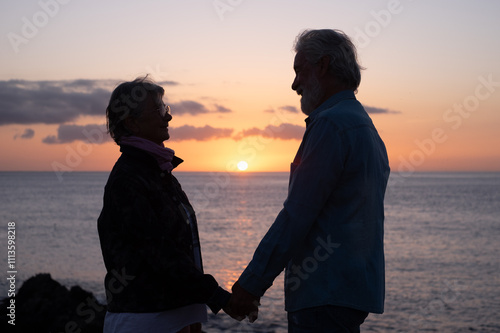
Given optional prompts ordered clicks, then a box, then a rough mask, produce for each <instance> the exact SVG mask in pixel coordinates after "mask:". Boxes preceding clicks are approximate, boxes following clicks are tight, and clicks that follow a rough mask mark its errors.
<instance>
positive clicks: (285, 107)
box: [280, 105, 299, 113]
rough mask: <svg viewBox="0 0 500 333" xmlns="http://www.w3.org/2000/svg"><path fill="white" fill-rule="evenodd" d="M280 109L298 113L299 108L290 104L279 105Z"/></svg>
mask: <svg viewBox="0 0 500 333" xmlns="http://www.w3.org/2000/svg"><path fill="white" fill-rule="evenodd" d="M280 110H284V111H288V112H291V113H299V110H298V109H297V108H296V107H295V106H292V105H283V106H280Z"/></svg>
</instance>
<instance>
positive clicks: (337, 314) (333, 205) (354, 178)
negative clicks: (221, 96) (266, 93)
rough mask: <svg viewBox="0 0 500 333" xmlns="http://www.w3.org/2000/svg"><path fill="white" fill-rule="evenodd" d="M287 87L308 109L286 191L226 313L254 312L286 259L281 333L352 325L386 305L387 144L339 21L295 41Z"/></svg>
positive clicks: (341, 328)
mask: <svg viewBox="0 0 500 333" xmlns="http://www.w3.org/2000/svg"><path fill="white" fill-rule="evenodd" d="M295 51H296V56H295V61H294V70H295V73H296V76H295V80H294V81H293V84H292V89H293V90H295V91H296V92H297V94H299V95H301V96H302V97H301V101H300V102H301V108H302V111H303V112H304V113H305V114H306V115H307V116H308V117H307V119H306V131H305V134H304V138H303V140H302V143H301V145H300V147H299V149H298V152H297V155H296V156H295V159H294V160H293V163H292V164H291V171H290V183H289V190H288V197H287V198H286V200H285V202H284V205H283V209H282V210H281V212H280V213H279V214H278V216H277V218H276V220H275V221H274V223H273V225H272V226H271V227H270V229H269V231H268V232H267V234H266V235H265V236H264V238H263V239H262V241H261V242H260V244H259V246H258V247H257V249H256V251H255V253H254V256H253V259H252V260H251V262H250V263H249V264H248V266H247V268H246V269H245V270H244V271H243V273H242V274H241V276H240V278H239V279H238V281H237V282H236V283H235V284H234V286H233V288H232V290H233V297H232V299H231V301H230V303H229V306H228V309H227V312H228V313H230V314H231V315H232V316H233V317H235V318H237V319H239V320H241V319H243V318H245V316H248V317H249V320H250V321H253V320H255V319H256V318H257V306H258V305H259V303H258V302H259V299H260V297H261V296H262V295H264V293H265V291H266V290H267V289H268V288H269V287H270V286H271V285H272V283H273V281H274V279H275V278H276V276H278V275H279V274H280V272H281V271H282V270H283V269H284V268H285V309H286V311H287V312H288V326H289V332H316V333H317V332H359V330H360V325H361V324H362V323H363V322H364V320H365V319H366V317H367V316H368V313H369V312H373V313H382V312H383V309H384V293H385V280H384V277H385V272H384V248H383V235H384V195H385V189H386V185H387V180H388V177H389V163H388V159H387V152H386V149H385V145H384V143H383V141H382V140H381V138H380V137H379V135H378V133H377V130H376V129H375V127H374V125H373V123H372V121H371V119H370V117H369V116H368V114H367V113H366V111H365V110H364V108H363V106H362V105H361V104H360V103H359V102H358V101H357V100H356V97H355V95H354V94H355V92H356V91H357V89H358V86H359V83H360V80H361V74H360V70H361V69H362V67H361V66H360V65H359V64H358V61H357V56H356V49H355V47H354V45H353V44H352V42H351V41H350V39H349V38H348V37H347V36H346V35H345V34H344V33H343V32H341V31H338V30H309V31H304V32H303V33H301V34H300V35H299V36H298V37H297V40H296V42H295Z"/></svg>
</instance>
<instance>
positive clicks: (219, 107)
mask: <svg viewBox="0 0 500 333" xmlns="http://www.w3.org/2000/svg"><path fill="white" fill-rule="evenodd" d="M215 110H216V111H215V112H218V113H231V112H233V111H232V110H231V109H228V108H226V107H224V106H222V105H219V104H215Z"/></svg>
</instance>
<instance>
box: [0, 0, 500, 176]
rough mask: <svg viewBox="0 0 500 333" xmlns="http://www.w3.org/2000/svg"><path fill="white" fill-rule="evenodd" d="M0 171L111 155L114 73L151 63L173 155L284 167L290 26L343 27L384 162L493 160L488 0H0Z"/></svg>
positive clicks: (410, 165)
mask: <svg viewBox="0 0 500 333" xmlns="http://www.w3.org/2000/svg"><path fill="white" fill-rule="evenodd" d="M1 8H2V9H1V11H0V32H1V36H2V38H1V41H0V43H1V44H0V63H1V66H0V139H1V141H0V152H1V154H0V171H16V170H21V171H32V170H33V171H35V170H40V171H55V172H56V173H64V172H70V171H109V170H110V169H111V167H112V166H113V163H114V162H115V160H116V159H117V157H118V156H119V148H118V146H116V145H115V144H114V143H113V142H112V141H111V140H110V139H109V136H108V135H107V134H106V133H105V128H104V123H105V117H104V113H105V107H106V105H107V102H108V100H109V96H110V93H111V91H112V90H113V88H114V87H116V85H117V84H119V83H120V82H122V81H126V80H133V79H134V78H136V77H138V76H143V75H145V74H150V75H151V77H152V78H153V79H154V80H155V81H157V82H158V83H159V84H161V85H162V86H163V87H164V88H165V90H166V95H165V98H164V101H165V103H167V104H169V105H170V106H171V108H172V115H173V120H172V121H171V122H170V133H171V139H170V140H169V141H167V142H165V144H166V146H168V147H170V148H172V149H174V150H175V151H176V154H177V155H178V156H180V157H181V158H183V159H184V160H185V162H184V163H183V164H182V165H181V166H179V168H178V170H179V171H234V170H235V169H236V163H238V162H239V161H246V162H247V163H248V171H288V170H289V165H290V162H291V161H292V159H293V157H294V155H295V152H296V150H297V148H298V146H299V144H300V140H301V138H302V134H303V132H304V129H305V123H304V119H305V116H304V115H303V114H302V113H301V111H300V102H299V98H300V97H299V96H297V94H296V93H295V92H294V91H292V90H291V88H290V86H291V84H292V80H293V78H294V72H293V69H292V65H293V58H294V55H295V54H294V52H293V49H292V47H293V42H294V39H295V37H296V36H297V34H298V33H299V32H300V31H302V30H304V29H308V28H311V29H318V28H331V29H340V30H343V31H344V32H346V33H347V34H348V35H350V36H351V37H352V38H353V40H354V42H355V44H356V45H357V47H358V52H359V58H360V61H361V64H362V65H363V66H364V67H366V70H365V71H363V73H362V80H361V85H360V87H359V91H358V94H357V98H358V99H359V100H360V102H361V103H363V104H364V105H365V107H366V109H367V111H369V113H370V115H371V117H372V119H373V121H374V123H375V125H376V126H377V128H378V130H379V133H380V135H381V136H382V138H383V139H384V141H385V143H386V146H387V149H388V153H389V158H390V164H391V169H392V171H393V172H403V171H410V172H413V171H500V135H499V134H498V133H499V132H498V130H499V127H500V38H499V33H500V20H499V19H498V17H499V16H500V2H499V1H486V0H483V1H463V0H460V1H451V0H448V1H430V0H428V1H427V0H414V1H411V0H401V1H396V0H390V1H367V0H363V1H350V2H347V1H333V0H331V1H326V0H312V1H284V0H278V1H272V0H271V1H269V0H267V1H264V0H196V1H195V0H188V1H172V0H170V1H168V0H167V1H165V0H162V1H160V0H157V1H153V0H143V1H130V0H121V1H97V0H85V1H82V0H72V1H68V0H40V1H28V0H22V1H3V2H2V4H1Z"/></svg>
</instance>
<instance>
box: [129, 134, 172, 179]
mask: <svg viewBox="0 0 500 333" xmlns="http://www.w3.org/2000/svg"><path fill="white" fill-rule="evenodd" d="M120 145H125V146H131V147H135V148H138V149H141V150H144V151H145V152H147V153H149V154H150V155H151V156H153V157H154V158H155V159H156V161H157V162H158V165H159V166H160V169H162V170H163V171H168V172H172V169H173V168H174V166H173V165H172V159H173V157H174V154H175V152H174V151H173V150H172V149H170V148H167V147H165V146H163V144H162V146H159V145H157V144H156V143H154V142H153V141H149V140H147V139H143V138H140V137H138V136H123V137H121V138H120Z"/></svg>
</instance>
